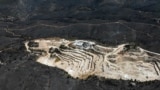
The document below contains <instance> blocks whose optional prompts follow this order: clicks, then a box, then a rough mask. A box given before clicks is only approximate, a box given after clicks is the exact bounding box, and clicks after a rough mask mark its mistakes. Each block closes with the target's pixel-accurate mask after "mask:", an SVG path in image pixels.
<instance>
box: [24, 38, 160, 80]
mask: <svg viewBox="0 0 160 90" xmlns="http://www.w3.org/2000/svg"><path fill="white" fill-rule="evenodd" d="M35 43H36V44H35ZM25 46H26V49H27V51H29V52H30V53H33V54H35V55H37V56H38V57H39V58H38V59H37V62H39V63H41V64H45V65H48V66H51V67H57V68H60V69H62V70H64V71H66V72H68V74H69V75H71V76H72V77H74V78H79V79H86V78H87V77H89V76H91V75H95V76H98V77H105V78H110V79H123V80H131V79H132V80H135V79H136V80H138V81H142V82H143V81H151V80H160V60H159V59H160V54H158V53H154V52H150V51H147V50H144V49H142V48H140V47H137V46H135V45H130V44H122V45H118V46H117V47H105V46H101V45H98V44H96V43H95V42H91V41H85V40H75V41H69V40H65V39H60V38H47V39H36V40H32V41H27V42H25Z"/></svg>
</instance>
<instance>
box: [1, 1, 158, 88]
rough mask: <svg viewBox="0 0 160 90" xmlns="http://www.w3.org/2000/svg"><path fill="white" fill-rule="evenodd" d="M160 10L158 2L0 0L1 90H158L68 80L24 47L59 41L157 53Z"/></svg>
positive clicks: (145, 85) (127, 83)
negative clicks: (130, 47) (40, 41)
mask: <svg viewBox="0 0 160 90" xmlns="http://www.w3.org/2000/svg"><path fill="white" fill-rule="evenodd" d="M159 6H160V1H159V0H0V72H1V73H0V90H11V89H12V90H13V89H15V90H81V89H84V90H89V89H92V90H106V89H114V90H117V89H119V90H125V89H142V90H144V89H145V90H147V89H148V90H152V89H154V90H156V89H157V90H159V88H160V86H159V81H153V82H146V83H138V82H136V81H135V82H133V81H123V80H104V79H102V78H101V79H102V80H99V79H98V78H96V77H91V78H89V79H87V80H86V81H83V80H82V81H81V80H77V79H73V78H71V77H69V76H68V75H67V74H66V73H65V72H63V71H61V70H59V69H56V68H51V67H48V66H44V65H42V64H38V63H36V62H35V60H36V58H37V57H35V56H34V55H32V54H29V53H28V52H26V49H25V47H24V44H23V43H24V42H25V41H26V40H30V39H38V38H50V37H60V38H65V39H84V40H91V41H96V42H98V43H99V44H101V45H104V46H116V45H118V44H122V43H136V44H138V45H139V46H141V47H142V48H144V49H147V50H150V51H154V52H157V53H160V48H159V44H160V36H159V35H160V27H159V22H160V7H159Z"/></svg>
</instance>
